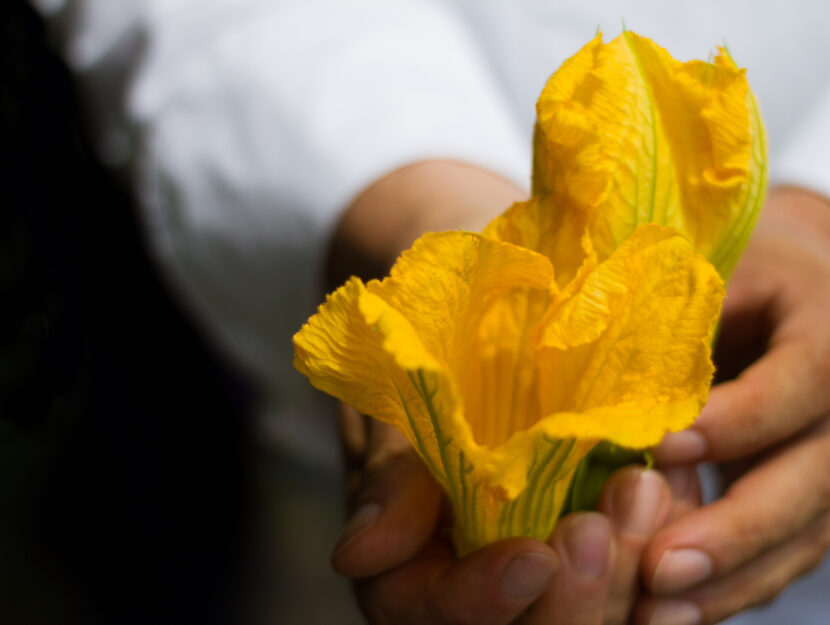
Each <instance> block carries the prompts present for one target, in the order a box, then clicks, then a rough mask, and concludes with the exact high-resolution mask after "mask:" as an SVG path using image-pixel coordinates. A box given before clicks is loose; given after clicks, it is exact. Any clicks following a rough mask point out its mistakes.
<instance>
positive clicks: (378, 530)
mask: <svg viewBox="0 0 830 625" xmlns="http://www.w3.org/2000/svg"><path fill="white" fill-rule="evenodd" d="M356 501H357V503H356V505H355V510H354V512H353V514H352V515H351V517H350V518H349V520H348V521H347V522H346V525H345V527H344V529H343V533H342V534H341V536H340V538H339V539H338V541H337V544H336V545H335V547H334V550H333V554H332V559H331V563H332V567H333V568H334V569H335V570H336V571H337V572H338V573H341V574H343V575H346V576H348V577H368V576H372V575H377V574H379V573H381V572H383V571H387V570H389V569H391V568H394V567H395V566H398V565H400V564H402V563H404V562H406V561H407V560H408V559H410V558H411V557H412V556H413V555H415V554H416V553H417V552H418V551H419V550H420V549H421V548H423V546H424V545H425V544H426V543H427V542H428V541H429V539H430V537H431V536H432V535H433V534H434V532H435V528H436V524H437V520H438V515H439V511H440V507H441V489H440V487H439V486H438V484H436V483H435V481H434V480H433V479H432V477H431V476H430V475H429V473H428V472H427V470H426V468H425V467H424V466H423V463H422V462H421V461H420V459H419V458H418V457H417V456H416V455H415V454H414V452H411V451H410V452H405V453H398V454H395V455H394V456H391V457H389V458H387V459H386V460H385V461H384V463H383V465H382V467H379V468H378V469H377V470H375V471H373V472H371V473H370V474H369V475H367V477H366V479H365V480H364V483H363V484H362V485H361V490H360V492H359V493H358V495H357V497H356Z"/></svg>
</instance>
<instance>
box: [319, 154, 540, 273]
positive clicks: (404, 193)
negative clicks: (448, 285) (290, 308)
mask: <svg viewBox="0 0 830 625" xmlns="http://www.w3.org/2000/svg"><path fill="white" fill-rule="evenodd" d="M525 197H526V193H525V192H523V191H522V190H521V189H519V188H518V187H517V186H516V185H514V184H513V183H511V182H509V181H507V180H505V179H504V178H502V177H500V176H499V175H497V174H495V173H493V172H490V171H488V170H485V169H482V168H480V167H476V166H474V165H468V164H465V163H460V162H455V161H445V160H430V161H421V162H418V163H414V164H411V165H408V166H405V167H402V168H400V169H397V170H395V171H393V172H392V173H390V174H388V175H386V176H384V177H383V178H381V179H379V180H377V181H376V182H374V183H373V184H371V185H370V186H368V187H367V188H366V189H365V190H364V191H363V192H362V193H361V194H359V195H358V197H357V198H356V199H355V200H354V202H352V203H351V205H350V206H349V207H348V208H347V209H346V210H345V212H344V213H343V216H342V217H341V219H340V222H339V223H338V225H337V228H336V230H335V232H334V235H333V236H332V240H331V243H330V246H329V253H328V259H327V263H326V283H327V286H328V287H329V288H330V289H331V288H334V287H336V286H339V285H340V284H341V283H342V282H343V281H345V280H346V279H347V278H348V277H349V276H351V275H357V276H359V277H361V278H364V279H369V278H379V277H382V276H383V275H385V274H386V273H387V271H388V269H389V267H391V266H392V264H393V263H394V262H395V259H396V258H397V257H398V255H399V254H400V253H401V252H402V251H403V250H405V249H407V248H408V247H409V246H410V245H411V244H412V243H413V241H414V240H415V239H416V238H418V237H419V236H420V235H421V234H423V233H424V232H427V231H440V230H449V229H454V228H459V227H461V228H464V229H467V230H473V231H477V230H480V229H482V228H483V227H484V226H485V225H487V223H488V222H489V221H490V220H491V219H492V218H493V217H495V216H497V215H499V214H500V213H501V212H502V211H504V210H505V209H506V208H507V207H509V206H510V205H511V204H512V203H513V202H515V201H518V200H522V199H525Z"/></svg>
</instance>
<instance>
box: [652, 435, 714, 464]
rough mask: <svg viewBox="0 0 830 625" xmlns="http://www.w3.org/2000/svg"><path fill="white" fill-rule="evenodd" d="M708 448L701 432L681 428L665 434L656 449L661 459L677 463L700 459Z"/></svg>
mask: <svg viewBox="0 0 830 625" xmlns="http://www.w3.org/2000/svg"><path fill="white" fill-rule="evenodd" d="M708 448H709V445H708V443H707V442H706V438H705V437H704V436H703V434H701V433H700V432H698V431H696V430H683V431H682V432H674V433H672V434H666V436H665V438H663V440H662V441H661V442H660V445H659V446H658V448H657V449H658V456H659V459H660V460H661V461H666V462H671V463H679V462H696V461H698V460H700V459H701V458H703V457H704V456H705V455H706V451H707V450H708Z"/></svg>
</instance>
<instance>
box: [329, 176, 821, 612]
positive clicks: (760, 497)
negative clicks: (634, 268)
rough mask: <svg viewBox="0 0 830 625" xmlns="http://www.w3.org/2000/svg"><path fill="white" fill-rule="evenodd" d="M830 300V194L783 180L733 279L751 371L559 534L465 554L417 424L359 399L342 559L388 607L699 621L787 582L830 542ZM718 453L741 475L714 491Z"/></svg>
mask: <svg viewBox="0 0 830 625" xmlns="http://www.w3.org/2000/svg"><path fill="white" fill-rule="evenodd" d="M441 171H444V169H442V170H441ZM420 173H421V174H423V173H424V172H423V171H421V172H420ZM426 173H427V176H429V175H430V172H429V171H427V172H426ZM433 173H434V172H433ZM456 173H458V172H456ZM462 173H465V175H466V174H470V173H472V174H473V175H476V172H470V171H467V172H462ZM408 175H410V176H411V175H412V172H411V171H410V172H409V174H408ZM418 175H419V174H418V172H417V171H416V172H415V179H416V181H417V179H418ZM392 182H395V181H394V180H393V181H392ZM482 182H483V181H482V180H478V181H475V182H474V184H473V185H472V186H471V187H470V188H477V189H480V188H482ZM502 184H504V183H502ZM484 186H486V185H484ZM415 187H416V188H420V187H419V186H418V185H417V184H416V185H415ZM400 188H401V187H397V188H396V189H395V190H396V191H397V190H399V189H400ZM404 188H405V185H404ZM435 188H440V185H437V186H436V187H435ZM444 188H446V187H444ZM452 188H461V189H463V188H464V187H463V185H462V186H461V187H459V186H458V185H456V186H454V187H452ZM387 190H388V189H387ZM383 191H384V186H383V185H381V192H382V193H381V199H382V196H383ZM502 191H504V195H509V193H510V192H511V191H510V190H509V189H506V188H503V189H502ZM494 195H495V196H498V193H496V194H491V195H490V196H489V197H491V198H493V199H494V200H495V203H496V204H497V205H498V206H500V207H503V206H505V205H506V204H507V203H505V202H504V198H503V197H494ZM363 199H364V200H365V199H367V198H363ZM375 199H377V195H376V194H375V196H374V197H373V195H372V194H371V193H370V194H369V195H368V200H369V206H370V209H371V204H372V201H373V200H375ZM456 199H457V198H456ZM381 203H382V202H381ZM430 204H431V205H435V202H430ZM472 204H473V203H471V205H472ZM479 205H480V204H479ZM453 206H458V203H457V202H456V203H454V204H453ZM359 208H360V207H359ZM364 208H365V204H364ZM369 213H371V210H370V211H369ZM357 214H358V215H360V214H361V213H360V211H358V213H357ZM363 214H364V215H365V214H367V213H365V212H364V213H363ZM452 218H453V217H451V219H452ZM455 218H456V219H457V217H455ZM352 223H353V222H352ZM456 223H464V221H463V219H458V220H457V221H456ZM347 226H348V222H347ZM418 227H419V226H418ZM347 231H348V229H347ZM353 232H357V230H353ZM376 240H377V239H376ZM390 245H393V246H399V245H400V242H398V241H396V242H394V243H391V244H390ZM377 256H378V257H381V256H382V254H380V253H379V254H377ZM829 310H830V203H828V202H827V200H825V199H823V198H819V197H816V196H812V195H810V194H808V193H806V192H804V191H801V190H797V189H780V190H777V191H775V192H773V193H772V194H771V196H770V198H769V200H768V205H767V207H766V209H765V214H764V216H763V218H762V220H761V223H759V225H758V227H757V229H756V232H755V234H754V235H753V239H752V241H751V243H750V245H749V247H748V249H747V250H746V252H745V254H744V257H743V259H742V261H741V263H740V265H739V266H738V268H737V269H736V272H735V274H734V275H733V278H732V280H731V281H730V284H729V286H728V289H727V299H726V301H725V304H724V313H723V322H722V328H721V335H720V339H719V342H718V350H717V353H716V361H717V364H718V366H719V371H720V374H721V375H720V377H721V378H724V377H726V378H732V377H734V376H737V377H734V379H729V380H728V381H724V382H721V383H720V384H717V385H716V386H714V387H713V388H712V391H711V394H710V399H709V403H708V404H707V406H706V408H705V409H704V411H703V413H702V414H701V416H700V417H699V419H698V420H697V421H696V423H695V424H694V425H693V426H692V428H691V429H690V430H688V431H686V432H682V433H678V434H674V435H670V436H668V437H666V439H665V440H664V441H663V443H661V445H660V446H659V447H658V448H657V449H656V450H655V457H656V459H657V461H658V465H659V466H660V467H661V469H660V472H657V471H645V472H643V471H642V470H641V469H636V468H626V469H622V470H621V471H619V472H618V473H616V474H615V475H614V476H613V477H612V479H611V480H609V482H608V484H607V486H606V488H605V490H604V492H603V495H602V497H601V500H600V504H599V509H598V511H597V512H589V513H577V514H573V515H570V516H569V517H567V518H566V519H564V520H563V521H562V522H561V523H560V524H559V526H558V527H557V529H556V531H555V532H554V535H553V536H552V537H551V538H550V540H549V541H548V542H547V544H545V543H542V542H540V541H535V540H532V539H525V538H517V539H511V540H506V541H501V542H499V543H497V544H494V545H490V546H488V547H487V548H485V549H481V550H479V551H477V552H475V553H473V554H470V555H469V556H467V557H466V558H463V559H461V560H457V559H456V558H455V557H454V555H453V553H452V551H451V548H450V547H449V543H448V541H447V540H445V536H444V529H445V527H446V511H445V510H444V509H443V506H442V501H443V500H442V496H441V492H440V490H439V488H438V486H437V485H436V484H435V482H434V481H433V480H432V478H431V477H430V476H429V474H428V473H427V472H426V470H425V469H424V468H423V467H422V464H421V462H420V460H419V459H418V458H417V456H416V455H415V454H414V452H413V451H412V450H411V448H409V446H408V444H407V443H406V441H405V440H404V439H403V438H402V437H401V436H400V435H398V434H397V432H395V431H394V430H392V429H391V428H389V427H388V426H383V425H381V424H377V423H374V422H372V423H371V424H367V423H366V422H365V421H364V420H363V419H362V418H361V417H360V416H358V415H356V414H355V413H353V412H352V411H349V410H348V409H344V410H343V411H342V414H341V420H342V424H343V426H344V428H343V429H344V433H345V437H344V440H345V442H346V450H347V457H348V458H352V459H353V461H352V465H351V469H352V472H351V477H350V485H351V490H352V492H353V496H352V498H351V500H352V502H353V503H352V516H351V518H350V520H349V521H348V523H347V526H346V528H345V530H344V532H343V536H342V538H341V540H340V542H339V543H338V545H337V547H336V549H335V554H334V556H333V564H334V567H335V568H336V569H337V570H338V571H339V572H341V573H343V574H344V575H347V576H350V577H353V578H355V579H356V580H357V582H356V589H357V595H358V599H359V601H360V603H361V606H362V607H363V609H364V611H365V612H366V614H367V615H368V616H369V618H370V620H371V621H372V622H373V623H404V624H405V623H482V624H488V623H492V624H501V623H514V622H517V623H546V624H558V623H567V624H568V625H580V624H582V623H607V624H611V623H628V622H634V623H637V624H646V623H648V624H651V625H661V624H669V623H671V624H673V625H683V624H688V625H691V624H694V623H716V622H718V621H720V620H722V619H724V618H726V617H728V616H730V615H732V614H734V613H736V612H739V611H741V610H743V609H744V608H746V607H748V606H751V605H755V604H758V603H761V602H764V601H767V600H769V599H771V598H772V597H774V596H775V595H776V594H777V593H778V592H779V591H780V590H781V589H782V588H784V587H785V586H786V585H787V584H789V583H790V582H791V581H792V580H794V579H796V578H797V577H799V576H800V575H801V574H803V573H804V572H806V571H807V570H809V569H811V568H813V567H814V566H816V565H817V564H818V563H819V562H820V561H821V560H822V558H823V556H824V554H825V552H826V551H827V550H828V548H830V324H827V323H826V316H827V311H829ZM704 461H713V462H718V463H721V466H722V467H723V470H724V475H725V477H726V479H727V481H728V483H729V486H728V487H727V489H726V492H725V494H724V495H723V496H722V497H721V498H720V499H719V500H717V501H715V502H714V503H712V504H709V505H706V506H703V507H700V490H699V485H698V482H697V477H696V473H695V470H694V466H695V465H696V464H697V463H699V462H704Z"/></svg>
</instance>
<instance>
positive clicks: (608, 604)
mask: <svg viewBox="0 0 830 625" xmlns="http://www.w3.org/2000/svg"><path fill="white" fill-rule="evenodd" d="M599 505H600V510H601V511H602V512H604V513H605V514H601V513H599V512H581V513H575V514H571V515H569V516H567V517H565V518H564V519H563V520H562V521H561V522H560V524H559V525H558V526H557V528H556V531H555V532H554V535H553V536H552V537H551V540H550V541H549V544H550V545H551V546H552V547H553V548H554V549H555V550H556V553H557V555H558V556H559V560H560V562H561V568H560V570H559V571H558V572H557V574H556V576H555V577H554V579H553V582H552V584H551V586H550V588H549V589H548V590H547V592H546V593H545V594H544V595H543V596H542V597H541V598H540V599H539V600H538V601H536V603H534V604H533V605H532V606H531V608H530V609H529V610H528V611H527V613H526V614H525V616H524V618H523V619H522V620H521V621H520V622H521V623H522V624H523V625H589V624H590V625H598V624H604V625H614V624H619V623H627V622H628V619H629V615H630V612H631V609H632V606H633V603H634V599H635V597H636V593H637V579H638V567H639V563H640V556H641V554H642V551H643V549H644V547H645V544H646V541H647V539H648V536H649V535H650V533H651V532H652V531H653V530H654V529H655V528H656V527H659V526H660V525H661V524H662V523H663V522H664V521H665V519H666V517H667V516H668V514H669V510H670V507H671V497H670V493H669V487H668V485H667V483H666V481H665V480H664V479H663V478H662V477H661V476H660V475H659V474H658V473H656V472H655V471H643V469H642V468H639V467H627V468H624V469H621V470H619V471H617V472H616V473H615V474H614V475H613V476H612V477H611V478H610V479H609V480H608V482H607V484H606V486H605V488H604V489H603V493H602V496H601V498H600V504H599Z"/></svg>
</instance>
